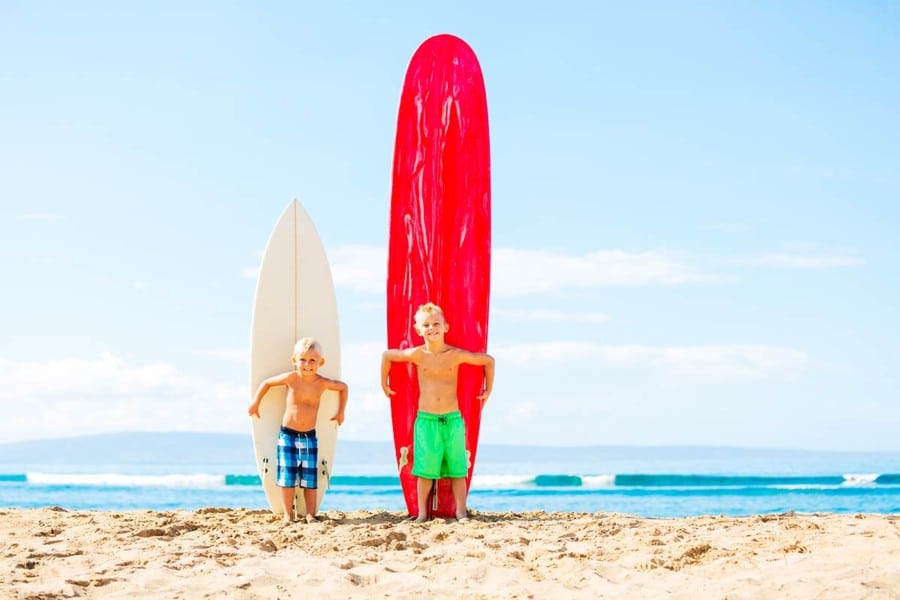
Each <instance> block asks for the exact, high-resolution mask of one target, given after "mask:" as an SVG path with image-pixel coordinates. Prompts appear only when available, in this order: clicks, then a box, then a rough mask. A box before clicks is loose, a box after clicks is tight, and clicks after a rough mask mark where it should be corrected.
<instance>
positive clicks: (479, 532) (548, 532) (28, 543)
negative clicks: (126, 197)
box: [0, 507, 900, 599]
mask: <svg viewBox="0 0 900 600" xmlns="http://www.w3.org/2000/svg"><path fill="white" fill-rule="evenodd" d="M320 514H321V515H323V516H324V519H323V520H322V521H321V522H317V523H312V524H306V523H302V522H296V523H294V524H291V525H288V526H283V525H281V524H280V517H279V516H276V515H273V514H272V513H271V512H269V511H268V510H247V509H230V508H203V509H199V510H196V511H185V510H173V511H156V510H138V511H125V512H111V511H70V510H66V509H63V508H60V507H50V508H42V509H17V508H16V509H0V517H2V519H0V523H2V530H0V596H3V597H11V598H22V599H25V598H57V597H60V598H61V597H75V596H77V597H83V598H126V597H131V598H133V597H135V596H137V597H160V598H173V597H184V598H192V597H200V596H204V595H209V596H214V597H235V598H275V597H279V598H300V597H305V596H307V595H308V594H309V592H310V591H313V592H314V593H315V594H316V595H317V596H320V597H331V598H338V597H341V598H363V597H384V596H390V597H392V598H413V597H416V596H419V595H420V594H422V593H428V594H432V595H436V596H437V597H441V598H529V597H535V598H539V597H557V596H559V597H566V598H595V597H601V596H602V597H657V596H664V595H669V596H671V597H676V598H696V597H726V596H727V597H737V598H809V597H814V596H820V595H821V597H827V598H860V597H866V598H898V597H900V569H898V567H897V565H900V515H883V514H852V515H845V514H794V513H786V514H783V515H759V516H748V517H722V516H705V517H686V518H646V517H635V516H631V515H625V514H612V513H547V512H527V513H511V512H510V513H487V512H480V511H472V515H471V518H470V520H469V521H466V522H452V521H445V520H442V519H437V520H433V521H430V522H428V523H425V524H416V523H412V522H410V521H409V520H408V519H407V517H406V514H405V513H401V512H388V511H379V510H374V511H368V510H357V511H352V512H340V511H324V512H323V513H320Z"/></svg>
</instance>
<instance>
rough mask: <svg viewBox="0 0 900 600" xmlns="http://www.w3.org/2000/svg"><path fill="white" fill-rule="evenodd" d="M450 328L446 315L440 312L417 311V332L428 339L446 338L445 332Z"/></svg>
mask: <svg viewBox="0 0 900 600" xmlns="http://www.w3.org/2000/svg"><path fill="white" fill-rule="evenodd" d="M449 329H450V326H449V325H447V321H445V320H444V315H442V314H441V313H439V312H433V313H416V333H418V334H419V335H421V336H422V337H423V338H425V340H426V341H437V340H442V339H444V334H446V333H447V331H448V330H449Z"/></svg>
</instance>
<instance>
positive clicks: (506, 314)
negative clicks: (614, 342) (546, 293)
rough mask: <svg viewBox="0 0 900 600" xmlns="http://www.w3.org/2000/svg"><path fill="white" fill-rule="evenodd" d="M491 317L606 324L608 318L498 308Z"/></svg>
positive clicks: (599, 314) (596, 314) (562, 312)
mask: <svg viewBox="0 0 900 600" xmlns="http://www.w3.org/2000/svg"><path fill="white" fill-rule="evenodd" d="M491 316H493V317H499V318H504V319H510V320H513V321H556V322H559V321H572V322H577V323H606V322H607V321H609V316H608V315H605V314H603V313H574V312H565V311H561V310H552V309H531V310H524V309H523V310H515V309H503V308H498V309H494V310H492V311H491Z"/></svg>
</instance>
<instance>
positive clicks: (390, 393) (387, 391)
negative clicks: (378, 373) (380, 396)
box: [381, 383, 397, 396]
mask: <svg viewBox="0 0 900 600" xmlns="http://www.w3.org/2000/svg"><path fill="white" fill-rule="evenodd" d="M381 390H382V391H383V392H384V395H385V396H393V395H394V394H396V393H397V392H395V391H394V390H392V389H391V388H390V386H388V384H386V383H382V384H381Z"/></svg>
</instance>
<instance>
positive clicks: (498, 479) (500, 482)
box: [472, 475, 535, 490]
mask: <svg viewBox="0 0 900 600" xmlns="http://www.w3.org/2000/svg"><path fill="white" fill-rule="evenodd" d="M534 477H535V476H534V475H473V476H472V489H480V490H506V489H514V488H523V487H528V486H533V485H534Z"/></svg>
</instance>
